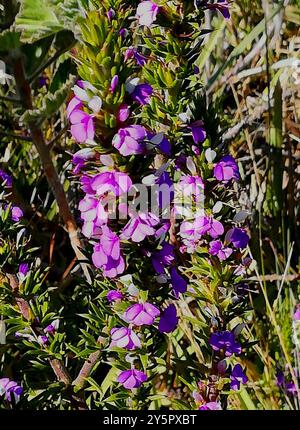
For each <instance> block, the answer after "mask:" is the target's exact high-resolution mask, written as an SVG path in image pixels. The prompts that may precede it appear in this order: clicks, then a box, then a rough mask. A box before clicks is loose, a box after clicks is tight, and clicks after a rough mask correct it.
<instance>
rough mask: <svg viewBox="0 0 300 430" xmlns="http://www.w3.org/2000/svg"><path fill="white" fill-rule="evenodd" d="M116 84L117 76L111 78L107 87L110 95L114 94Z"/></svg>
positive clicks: (117, 81)
mask: <svg viewBox="0 0 300 430" xmlns="http://www.w3.org/2000/svg"><path fill="white" fill-rule="evenodd" d="M118 83H119V76H118V75H115V76H114V77H113V78H112V80H111V83H110V87H109V91H110V92H111V93H114V92H115V91H116V88H117V86H118Z"/></svg>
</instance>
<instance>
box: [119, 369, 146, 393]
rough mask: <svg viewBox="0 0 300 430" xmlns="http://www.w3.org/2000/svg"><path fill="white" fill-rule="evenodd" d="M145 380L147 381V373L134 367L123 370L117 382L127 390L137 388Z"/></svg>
mask: <svg viewBox="0 0 300 430" xmlns="http://www.w3.org/2000/svg"><path fill="white" fill-rule="evenodd" d="M145 381H147V375H146V374H145V373H144V372H141V371H140V370H136V369H130V370H123V372H121V373H120V374H119V376H118V382H120V384H122V385H123V386H124V388H127V390H132V389H133V388H139V387H140V386H141V385H142V384H143V382H145Z"/></svg>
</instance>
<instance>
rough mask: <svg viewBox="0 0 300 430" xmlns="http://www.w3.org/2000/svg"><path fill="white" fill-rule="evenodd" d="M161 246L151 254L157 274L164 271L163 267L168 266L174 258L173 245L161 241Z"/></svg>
mask: <svg viewBox="0 0 300 430" xmlns="http://www.w3.org/2000/svg"><path fill="white" fill-rule="evenodd" d="M161 246H162V248H161V249H160V250H159V251H156V252H155V253H153V254H152V257H151V259H152V264H153V267H154V269H155V271H156V272H157V273H158V274H163V273H165V267H166V266H170V265H171V264H172V263H173V261H174V260H175V255H174V246H173V245H171V244H170V243H167V242H163V243H162V245H161Z"/></svg>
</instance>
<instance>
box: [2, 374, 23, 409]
mask: <svg viewBox="0 0 300 430" xmlns="http://www.w3.org/2000/svg"><path fill="white" fill-rule="evenodd" d="M22 392H23V388H22V387H21V386H20V385H18V384H17V383H16V382H14V381H10V380H9V378H2V379H0V395H3V394H5V398H6V400H8V401H9V402H11V401H12V397H13V398H14V400H15V402H16V403H17V402H18V401H19V398H20V395H21V394H22Z"/></svg>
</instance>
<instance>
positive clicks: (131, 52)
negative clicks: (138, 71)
mask: <svg viewBox="0 0 300 430" xmlns="http://www.w3.org/2000/svg"><path fill="white" fill-rule="evenodd" d="M131 58H134V59H135V61H136V62H137V64H138V65H139V66H141V67H143V66H144V65H145V64H146V62H147V58H146V57H145V56H144V55H142V54H140V53H139V52H138V50H137V49H136V48H128V49H127V50H126V51H125V54H124V60H125V61H128V60H130V59H131Z"/></svg>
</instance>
